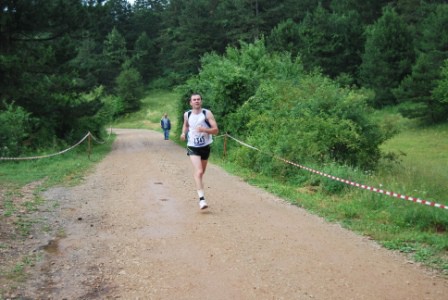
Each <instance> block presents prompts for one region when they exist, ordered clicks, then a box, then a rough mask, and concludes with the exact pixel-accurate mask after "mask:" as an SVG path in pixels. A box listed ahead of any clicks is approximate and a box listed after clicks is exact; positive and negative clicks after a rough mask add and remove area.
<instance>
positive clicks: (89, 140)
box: [87, 132, 92, 159]
mask: <svg viewBox="0 0 448 300" xmlns="http://www.w3.org/2000/svg"><path fill="white" fill-rule="evenodd" d="M91 145H92V134H91V133H90V132H89V137H88V148H87V152H88V153H89V154H88V156H89V159H90V154H91V153H92V146H91Z"/></svg>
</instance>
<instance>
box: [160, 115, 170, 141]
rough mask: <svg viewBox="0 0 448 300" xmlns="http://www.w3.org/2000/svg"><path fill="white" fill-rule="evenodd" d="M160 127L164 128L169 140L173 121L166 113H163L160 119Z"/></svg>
mask: <svg viewBox="0 0 448 300" xmlns="http://www.w3.org/2000/svg"><path fill="white" fill-rule="evenodd" d="M160 127H161V128H162V129H163V135H164V137H165V140H168V139H169V138H170V130H171V121H170V119H169V118H168V115H167V114H166V113H165V114H164V115H163V118H162V120H160Z"/></svg>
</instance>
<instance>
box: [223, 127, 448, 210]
mask: <svg viewBox="0 0 448 300" xmlns="http://www.w3.org/2000/svg"><path fill="white" fill-rule="evenodd" d="M224 136H227V137H229V138H231V139H232V140H234V141H236V142H237V143H239V144H241V145H243V146H245V147H248V148H251V149H253V150H256V151H259V152H262V151H261V150H260V149H258V148H256V147H254V146H251V145H249V144H247V143H244V142H242V141H240V140H238V139H236V138H234V137H233V136H231V135H229V134H225V135H224ZM271 155H272V156H273V157H274V158H275V159H278V160H281V161H283V162H285V163H287V164H290V165H293V166H295V167H298V168H301V169H304V170H306V171H308V172H311V173H315V174H318V175H321V176H324V177H327V178H329V179H332V180H336V181H339V182H342V183H345V184H348V185H351V186H355V187H358V188H361V189H365V190H368V191H371V192H376V193H379V194H383V195H386V196H389V197H395V198H398V199H402V200H407V201H411V202H414V203H419V204H423V205H428V206H432V207H437V208H442V209H446V210H448V205H444V204H440V203H436V202H432V201H428V200H423V199H420V198H415V197H411V196H407V195H403V194H399V193H395V192H390V191H386V190H383V189H379V188H375V187H372V186H368V185H365V184H360V183H356V182H353V181H350V180H347V179H343V178H339V177H336V176H333V175H329V174H326V173H324V172H321V171H317V170H314V169H311V168H308V167H306V166H302V165H300V164H298V163H295V162H292V161H290V160H287V159H284V158H281V157H279V156H275V155H273V154H271Z"/></svg>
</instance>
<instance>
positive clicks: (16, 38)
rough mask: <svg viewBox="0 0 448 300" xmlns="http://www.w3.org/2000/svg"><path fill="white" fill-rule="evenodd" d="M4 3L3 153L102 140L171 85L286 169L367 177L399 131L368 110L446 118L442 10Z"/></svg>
mask: <svg viewBox="0 0 448 300" xmlns="http://www.w3.org/2000/svg"><path fill="white" fill-rule="evenodd" d="M0 6H1V9H0V157H13V156H25V155H27V154H29V153H36V152H40V151H48V150H50V149H52V148H53V149H60V147H61V146H64V145H69V144H70V143H73V142H74V141H78V140H79V139H80V138H81V137H83V136H84V135H85V133H86V132H88V131H90V132H92V133H93V134H95V135H97V136H102V135H104V133H105V126H107V125H108V124H110V123H111V122H112V121H113V120H114V119H116V118H119V117H121V116H124V115H126V114H128V113H131V112H135V111H138V110H139V109H140V105H141V103H140V99H141V98H142V97H143V96H144V94H145V93H146V92H147V91H148V90H151V89H173V88H177V89H178V90H179V91H180V92H181V94H182V99H179V106H180V109H184V108H185V107H187V105H188V103H187V102H186V101H185V100H187V99H188V95H189V93H191V92H193V91H194V92H200V93H201V94H202V95H203V97H204V101H205V103H206V105H207V106H209V107H210V108H212V109H213V111H214V114H215V116H216V118H217V120H218V122H219V124H220V128H221V131H222V132H230V133H233V134H236V135H237V136H239V137H241V138H243V139H244V140H247V141H248V142H250V143H252V144H255V145H257V146H260V147H261V148H262V149H266V150H269V151H272V152H274V153H276V154H277V155H280V156H282V157H285V158H287V159H288V158H294V159H296V160H300V161H305V162H313V163H325V162H336V163H340V164H346V165H350V166H353V167H359V168H361V169H372V168H375V166H376V164H377V162H378V160H379V159H380V157H381V155H382V154H381V152H380V150H379V146H380V145H381V144H382V143H383V142H384V141H385V140H387V139H388V138H390V137H391V136H393V135H394V134H395V133H397V131H398V130H399V129H398V128H397V126H395V124H394V120H389V122H384V120H383V121H378V120H377V119H375V118H373V116H374V112H375V111H378V110H381V109H386V108H388V109H391V108H392V109H394V110H396V111H397V112H399V114H400V115H401V116H403V117H405V118H410V119H416V120H418V122H419V123H420V124H422V125H432V124H440V123H446V122H447V121H448V119H447V116H448V4H447V3H446V1H444V0H439V1H436V0H432V1H431V0H427V1H424V0H395V1H386V0H366V1H356V0H320V1H318V0H278V1H269V0H221V1H217V0H171V1H168V0H135V1H133V3H132V4H131V3H130V2H128V1H126V0H108V1H105V0H4V1H1V4H0ZM292 129H294V130H292ZM286 137H287V138H286ZM235 159H236V160H240V161H241V163H242V164H245V165H250V166H252V167H256V166H260V165H261V164H260V163H261V162H262V160H263V159H265V158H263V156H262V155H260V156H256V155H255V156H254V155H250V154H248V153H245V150H244V149H243V150H240V151H239V152H237V156H235ZM272 168H275V165H274V166H272ZM278 172H281V173H282V172H283V173H285V172H286V173H287V172H288V170H287V168H283V167H282V168H279V170H278Z"/></svg>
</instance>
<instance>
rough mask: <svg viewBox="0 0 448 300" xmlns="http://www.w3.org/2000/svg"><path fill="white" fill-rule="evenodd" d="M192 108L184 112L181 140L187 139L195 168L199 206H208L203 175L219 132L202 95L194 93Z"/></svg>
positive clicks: (189, 153)
mask: <svg viewBox="0 0 448 300" xmlns="http://www.w3.org/2000/svg"><path fill="white" fill-rule="evenodd" d="M190 105H191V110H189V111H187V112H185V113H184V123H183V126H182V134H181V135H180V138H181V140H183V141H185V140H187V155H188V156H189V157H190V160H191V163H192V165H193V168H194V173H193V177H194V180H195V182H196V189H197V192H198V196H199V208H200V209H205V208H207V207H208V206H207V202H206V201H205V195H204V183H203V176H204V173H205V169H206V168H207V162H208V158H209V156H210V145H211V143H212V142H213V137H212V135H216V134H218V132H219V129H218V124H216V120H215V117H214V116H213V114H212V112H211V111H210V110H208V109H203V108H202V97H201V95H199V94H193V95H191V97H190Z"/></svg>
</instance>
